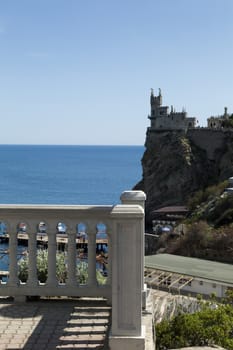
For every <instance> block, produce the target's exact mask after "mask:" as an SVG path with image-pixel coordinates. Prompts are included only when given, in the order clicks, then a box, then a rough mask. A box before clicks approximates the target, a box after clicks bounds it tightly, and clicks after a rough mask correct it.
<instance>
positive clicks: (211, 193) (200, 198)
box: [188, 181, 228, 211]
mask: <svg viewBox="0 0 233 350" xmlns="http://www.w3.org/2000/svg"><path fill="white" fill-rule="evenodd" d="M227 185H228V181H223V182H221V183H219V184H217V185H214V186H209V187H207V188H206V189H204V190H200V191H197V192H196V193H194V195H193V196H192V197H191V198H190V199H189V201H188V207H189V209H190V210H191V211H192V210H195V209H196V208H197V206H199V205H201V204H202V203H203V202H206V201H207V200H209V199H210V198H213V197H217V196H220V195H221V194H222V193H223V191H224V189H225V188H226V187H227Z"/></svg>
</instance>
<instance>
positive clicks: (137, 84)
mask: <svg viewBox="0 0 233 350" xmlns="http://www.w3.org/2000/svg"><path fill="white" fill-rule="evenodd" d="M232 18H233V1H232V0H143V1H142V0H134V1H131V0H117V1H116V0H115V1H114V0H98V1H97V0H7V1H6V0H0V120H1V139H0V143H1V144H71V145H90V144H91V145H143V144H144V141H145V135H146V128H147V127H148V126H149V124H150V121H149V119H148V114H149V113H150V101H149V99H150V91H151V88H153V89H154V92H155V94H157V92H158V89H159V88H161V90H162V95H163V104H164V105H168V106H171V105H173V106H174V108H175V109H176V111H177V112H178V111H181V110H182V108H183V107H184V108H185V109H186V111H187V112H188V116H189V117H196V118H197V119H198V121H199V124H200V125H201V126H205V125H206V119H207V118H208V117H209V116H211V115H221V114H223V111H224V107H225V106H226V107H228V111H229V113H233V59H232V57H233V20H232Z"/></svg>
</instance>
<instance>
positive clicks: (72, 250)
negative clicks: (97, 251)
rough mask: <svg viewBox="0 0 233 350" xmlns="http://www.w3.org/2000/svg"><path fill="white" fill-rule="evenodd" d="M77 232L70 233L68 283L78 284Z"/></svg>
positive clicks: (71, 284)
mask: <svg viewBox="0 0 233 350" xmlns="http://www.w3.org/2000/svg"><path fill="white" fill-rule="evenodd" d="M76 268H77V257H76V233H73V232H70V233H68V276H67V285H69V286H77V285H78V281H77V274H76Z"/></svg>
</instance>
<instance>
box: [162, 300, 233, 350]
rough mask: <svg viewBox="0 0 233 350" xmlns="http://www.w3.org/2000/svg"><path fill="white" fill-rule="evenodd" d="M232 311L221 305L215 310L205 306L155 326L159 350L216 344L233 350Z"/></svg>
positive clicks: (228, 307)
mask: <svg viewBox="0 0 233 350" xmlns="http://www.w3.org/2000/svg"><path fill="white" fill-rule="evenodd" d="M232 332H233V308H232V306H230V305H220V304H218V306H217V308H215V309H212V308H211V307H209V306H205V304H203V308H202V310H201V311H199V312H196V313H194V314H179V315H177V316H176V317H174V318H173V319H172V320H171V321H166V320H165V321H162V322H161V323H159V324H158V325H157V326H156V349H158V350H162V349H163V350H166V349H176V348H181V347H189V346H210V345H213V344H216V345H219V346H222V347H224V348H226V349H228V350H233V337H232Z"/></svg>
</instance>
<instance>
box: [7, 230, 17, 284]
mask: <svg viewBox="0 0 233 350" xmlns="http://www.w3.org/2000/svg"><path fill="white" fill-rule="evenodd" d="M17 243H18V242H17V233H16V232H12V233H10V234H9V263H10V266H9V274H10V276H9V280H8V284H9V285H11V286H16V285H17V284H19V279H18V265H17V245H18V244H17Z"/></svg>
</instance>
